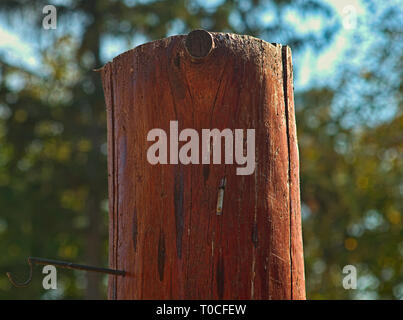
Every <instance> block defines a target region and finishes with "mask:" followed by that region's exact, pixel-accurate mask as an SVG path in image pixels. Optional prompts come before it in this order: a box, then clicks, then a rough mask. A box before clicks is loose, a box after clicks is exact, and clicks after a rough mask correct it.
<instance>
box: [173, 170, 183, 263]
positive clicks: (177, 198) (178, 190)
mask: <svg viewBox="0 0 403 320" xmlns="http://www.w3.org/2000/svg"><path fill="white" fill-rule="evenodd" d="M183 193H184V181H183V167H182V165H178V166H177V167H176V168H175V185H174V206H175V223H176V252H177V254H178V257H179V259H180V258H182V237H183V225H184V222H183V219H184V217H183V200H184V198H183V197H184V194H183Z"/></svg>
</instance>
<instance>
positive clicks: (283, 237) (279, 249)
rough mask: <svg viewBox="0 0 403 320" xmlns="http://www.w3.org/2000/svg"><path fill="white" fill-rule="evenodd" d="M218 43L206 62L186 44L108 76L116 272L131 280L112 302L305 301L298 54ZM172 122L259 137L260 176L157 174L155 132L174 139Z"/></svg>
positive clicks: (165, 44)
mask: <svg viewBox="0 0 403 320" xmlns="http://www.w3.org/2000/svg"><path fill="white" fill-rule="evenodd" d="M211 35H212V38H213V41H214V47H213V49H212V50H211V52H210V54H208V55H207V57H205V58H201V59H194V58H192V57H191V55H190V54H189V50H186V49H185V40H186V36H174V37H170V38H166V39H162V40H158V41H154V42H151V43H147V44H144V45H141V46H139V47H136V48H134V49H133V50H130V51H128V52H125V53H123V54H121V55H119V56H118V57H116V58H115V59H114V60H113V62H110V63H108V64H107V65H106V66H105V67H104V68H103V69H102V80H103V84H104V92H105V99H106V104H107V111H108V113H107V114H108V163H109V166H108V171H109V206H110V209H109V211H110V218H109V222H110V231H109V232H110V249H109V250H110V267H111V268H116V269H123V270H126V272H127V276H125V277H116V276H111V277H110V281H109V298H110V299H304V298H305V283H304V263H303V251H302V235H301V216H300V199H299V172H298V170H299V169H298V149H297V139H296V127H295V118H294V101H293V82H292V63H291V52H290V49H289V48H288V47H286V46H281V45H279V44H270V43H267V42H264V41H262V40H259V39H256V38H253V37H249V36H238V35H233V34H222V33H211ZM195 49H197V48H195ZM196 51H197V50H196ZM204 51H205V50H204ZM199 54H200V55H205V54H206V52H203V50H202V49H200V50H199ZM170 120H178V121H179V130H182V129H184V128H194V129H196V130H197V131H198V132H201V129H202V128H209V129H213V128H218V129H220V130H222V129H224V128H230V129H235V128H243V129H255V130H256V168H255V172H254V173H253V174H252V175H249V176H240V175H236V172H235V171H236V167H237V165H235V164H234V165H228V164H227V165H225V164H221V165H217V164H212V163H211V164H210V165H206V164H204V165H202V164H200V165H195V164H190V165H183V164H177V165H172V164H167V165H151V164H149V163H148V161H147V149H148V147H149V146H150V145H151V144H152V143H151V142H147V133H148V131H149V130H151V129H153V128H162V129H164V130H165V131H166V132H169V121H170ZM223 177H226V187H225V196H224V204H223V214H222V215H217V214H216V205H217V194H218V187H219V185H220V181H221V179H222V178H223Z"/></svg>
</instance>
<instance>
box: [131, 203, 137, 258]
mask: <svg viewBox="0 0 403 320" xmlns="http://www.w3.org/2000/svg"><path fill="white" fill-rule="evenodd" d="M137 223H138V222H137V209H136V208H134V211H133V229H132V240H133V248H134V251H136V250H137V235H138V225H137Z"/></svg>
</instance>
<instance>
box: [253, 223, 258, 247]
mask: <svg viewBox="0 0 403 320" xmlns="http://www.w3.org/2000/svg"><path fill="white" fill-rule="evenodd" d="M257 231H258V230H257V224H256V223H254V224H253V226H252V242H253V246H254V247H255V248H256V247H257V244H258V232H257Z"/></svg>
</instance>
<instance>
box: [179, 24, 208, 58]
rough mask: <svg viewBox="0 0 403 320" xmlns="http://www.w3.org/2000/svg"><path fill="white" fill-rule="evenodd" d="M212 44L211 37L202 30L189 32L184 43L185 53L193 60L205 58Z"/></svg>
mask: <svg viewBox="0 0 403 320" xmlns="http://www.w3.org/2000/svg"><path fill="white" fill-rule="evenodd" d="M213 44H214V40H213V36H212V35H211V34H210V33H209V32H208V31H206V30H202V29H197V30H193V31H191V32H189V34H188V35H187V37H186V41H185V47H186V50H187V52H188V53H189V54H190V56H191V57H192V58H195V59H201V58H205V57H207V56H208V55H209V54H210V52H211V51H212V49H213Z"/></svg>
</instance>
